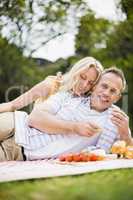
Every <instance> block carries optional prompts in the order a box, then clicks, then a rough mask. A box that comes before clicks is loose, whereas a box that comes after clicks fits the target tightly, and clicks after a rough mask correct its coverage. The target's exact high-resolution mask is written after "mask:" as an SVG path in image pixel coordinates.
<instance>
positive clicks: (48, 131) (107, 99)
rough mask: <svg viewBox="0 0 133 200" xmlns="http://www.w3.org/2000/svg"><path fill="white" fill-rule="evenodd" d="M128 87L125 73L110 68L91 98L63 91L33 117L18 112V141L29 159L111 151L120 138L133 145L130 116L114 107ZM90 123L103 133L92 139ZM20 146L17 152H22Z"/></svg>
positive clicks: (36, 110) (3, 144)
mask: <svg viewBox="0 0 133 200" xmlns="http://www.w3.org/2000/svg"><path fill="white" fill-rule="evenodd" d="M124 87H125V79H124V76H123V74H122V72H121V71H120V70H118V69H115V68H112V69H111V68H110V69H109V70H105V71H104V73H103V74H102V77H101V79H100V81H99V83H98V84H97V85H96V87H95V89H94V91H93V92H92V94H91V96H90V97H88V98H83V97H74V96H73V95H72V94H71V93H65V92H63V93H61V92H60V93H58V94H56V95H54V96H51V97H50V98H49V99H48V100H47V101H46V102H45V103H43V104H42V105H41V106H39V107H38V108H37V107H36V108H35V109H34V110H33V111H32V113H31V114H30V115H29V116H28V115H27V114H25V113H23V117H22V118H21V117H19V116H21V115H22V112H18V113H17V115H16V120H15V121H16V127H15V142H16V143H17V144H18V146H22V147H23V150H24V154H25V155H26V159H27V160H33V159H43V158H46V157H56V156H58V155H60V154H62V153H67V152H78V151H80V150H82V149H84V148H86V147H88V146H90V145H94V146H96V147H98V148H104V149H105V150H106V151H107V152H108V151H109V149H110V147H111V146H112V144H113V143H114V141H115V140H116V139H118V138H120V139H125V140H126V141H127V143H128V144H132V138H131V135H130V131H129V124H128V119H127V117H126V115H125V114H124V113H123V112H121V111H120V110H116V109H115V111H113V112H112V110H113V108H114V106H113V105H112V104H113V103H115V102H117V101H118V100H119V99H120V97H121V92H123V89H124ZM111 113H112V115H111ZM111 118H112V119H111ZM20 119H22V120H20ZM111 120H112V121H111ZM90 122H91V123H93V125H94V126H95V127H97V125H98V127H100V128H101V132H100V133H99V132H98V131H96V134H95V135H93V136H91V132H90V127H89V123H90ZM94 122H95V124H96V125H95V124H94ZM112 122H113V123H112ZM29 126H30V127H29ZM88 136H89V137H88ZM10 139H11V138H9V140H10ZM7 141H8V140H6V141H3V142H2V143H1V145H2V147H3V148H5V149H6V151H5V152H7V146H8V145H9V143H11V142H10V141H9V142H8V145H6V143H7ZM13 141H14V139H13ZM18 146H17V147H18ZM17 147H15V152H18V150H16V148H17ZM7 154H9V151H8V153H7ZM0 155H1V153H0ZM18 155H20V149H19V153H17V157H18V158H17V159H20V158H19V156H18ZM4 159H5V157H4V156H3V160H4ZM12 159H15V157H14V156H13V158H12ZM1 160H2V159H1ZM9 160H10V159H9Z"/></svg>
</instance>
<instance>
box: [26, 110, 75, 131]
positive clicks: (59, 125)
mask: <svg viewBox="0 0 133 200" xmlns="http://www.w3.org/2000/svg"><path fill="white" fill-rule="evenodd" d="M28 125H29V126H31V127H33V128H36V129H39V130H40V131H42V132H46V133H49V134H61V133H62V134H65V133H67V134H69V133H73V132H74V127H75V122H70V121H64V120H60V119H58V118H57V117H56V116H54V115H52V114H49V113H48V112H45V111H33V112H32V113H31V114H30V115H29V119H28Z"/></svg>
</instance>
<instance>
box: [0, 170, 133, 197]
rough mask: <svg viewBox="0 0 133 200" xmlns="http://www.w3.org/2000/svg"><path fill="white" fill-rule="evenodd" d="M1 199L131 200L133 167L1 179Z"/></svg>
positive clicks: (132, 195)
mask: <svg viewBox="0 0 133 200" xmlns="http://www.w3.org/2000/svg"><path fill="white" fill-rule="evenodd" d="M0 200H133V169H121V170H109V171H100V172H95V173H90V174H85V175H79V176H67V177H58V178H49V179H36V180H29V181H16V182H9V183H0Z"/></svg>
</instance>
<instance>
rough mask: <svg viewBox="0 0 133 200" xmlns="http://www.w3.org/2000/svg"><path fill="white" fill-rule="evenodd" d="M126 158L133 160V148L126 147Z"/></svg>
mask: <svg viewBox="0 0 133 200" xmlns="http://www.w3.org/2000/svg"><path fill="white" fill-rule="evenodd" d="M125 158H128V159H133V146H127V147H126V152H125Z"/></svg>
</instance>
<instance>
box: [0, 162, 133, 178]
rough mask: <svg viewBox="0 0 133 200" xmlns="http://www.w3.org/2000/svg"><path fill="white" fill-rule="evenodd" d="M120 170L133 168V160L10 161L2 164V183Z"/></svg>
mask: <svg viewBox="0 0 133 200" xmlns="http://www.w3.org/2000/svg"><path fill="white" fill-rule="evenodd" d="M120 168H133V159H131V160H127V159H116V160H108V161H94V162H86V163H85V162H84V163H81V162H80V163H59V162H56V161H53V160H38V161H8V162H1V163H0V182H6V181H15V180H26V179H35V178H44V177H45V178H46V177H57V176H66V175H79V174H85V173H90V172H96V171H100V170H110V169H120Z"/></svg>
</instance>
